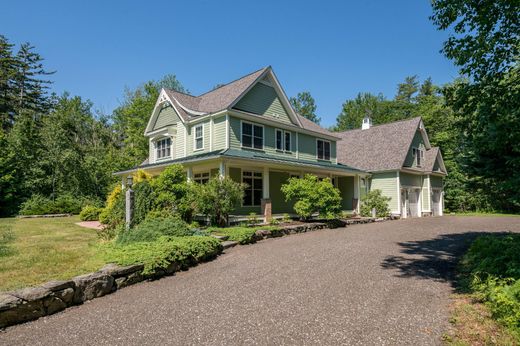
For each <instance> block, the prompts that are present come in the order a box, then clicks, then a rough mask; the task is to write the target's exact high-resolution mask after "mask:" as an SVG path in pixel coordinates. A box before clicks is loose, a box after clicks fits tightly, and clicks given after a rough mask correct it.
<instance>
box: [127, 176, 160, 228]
mask: <svg viewBox="0 0 520 346" xmlns="http://www.w3.org/2000/svg"><path fill="white" fill-rule="evenodd" d="M132 188H133V190H134V214H133V218H132V225H138V224H139V223H141V221H143V220H144V219H145V218H146V216H147V215H148V213H149V212H150V211H151V210H152V209H153V206H154V204H155V193H154V190H153V188H152V184H151V183H150V182H149V181H148V180H142V181H141V182H139V183H137V184H135V185H134V186H133V187H132ZM125 203H126V197H125ZM125 211H126V208H125Z"/></svg>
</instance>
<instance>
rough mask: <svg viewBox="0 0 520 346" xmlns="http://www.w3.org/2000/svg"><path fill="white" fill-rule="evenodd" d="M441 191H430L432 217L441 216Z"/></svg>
mask: <svg viewBox="0 0 520 346" xmlns="http://www.w3.org/2000/svg"><path fill="white" fill-rule="evenodd" d="M441 196H442V190H433V191H432V215H433V216H439V215H442V199H441Z"/></svg>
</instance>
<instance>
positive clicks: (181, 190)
mask: <svg viewBox="0 0 520 346" xmlns="http://www.w3.org/2000/svg"><path fill="white" fill-rule="evenodd" d="M151 184H152V188H153V190H154V193H155V195H154V196H155V197H154V198H155V201H154V204H155V208H156V209H159V210H166V211H168V212H170V213H172V214H175V213H177V214H179V215H180V216H181V217H182V218H183V219H184V220H185V221H187V222H191V219H192V216H193V215H192V214H193V209H194V207H195V206H194V204H195V202H194V198H193V194H194V193H193V191H192V190H193V188H192V186H191V185H190V184H188V183H187V182H186V174H185V173H184V169H183V168H182V166H181V165H178V164H176V165H171V166H168V167H166V168H165V169H164V170H163V171H162V172H161V174H160V175H159V176H158V177H157V178H156V179H154V180H152V182H151Z"/></svg>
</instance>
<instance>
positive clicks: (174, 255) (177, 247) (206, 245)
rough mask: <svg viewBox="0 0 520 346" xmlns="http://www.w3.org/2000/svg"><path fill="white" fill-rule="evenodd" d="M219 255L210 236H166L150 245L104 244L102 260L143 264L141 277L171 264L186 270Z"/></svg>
mask: <svg viewBox="0 0 520 346" xmlns="http://www.w3.org/2000/svg"><path fill="white" fill-rule="evenodd" d="M221 252H222V244H221V243H220V241H219V240H218V239H215V238H213V237H201V236H193V237H166V236H162V237H160V238H159V239H157V240H156V241H152V242H135V243H130V244H126V245H122V244H112V243H110V244H106V245H105V259H106V261H107V262H114V263H117V264H119V265H130V264H138V263H142V264H144V270H143V273H144V274H155V273H157V272H158V271H160V270H161V269H166V268H167V267H168V265H169V264H170V263H172V262H176V263H178V264H179V265H180V266H181V267H182V268H187V267H189V266H191V265H193V264H196V263H198V262H201V261H207V260H210V259H212V258H214V257H216V256H217V255H218V254H220V253H221Z"/></svg>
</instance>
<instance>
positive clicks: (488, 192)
mask: <svg viewBox="0 0 520 346" xmlns="http://www.w3.org/2000/svg"><path fill="white" fill-rule="evenodd" d="M432 6H433V11H434V14H433V15H432V16H431V19H432V20H433V22H434V24H435V25H436V26H437V28H438V29H439V30H446V29H448V28H450V27H453V31H454V34H452V35H450V37H449V38H448V40H447V41H446V42H445V43H444V47H443V52H444V54H445V55H446V56H447V57H448V58H450V59H453V60H454V62H455V64H457V65H458V66H459V67H460V72H461V73H462V74H465V75H467V76H468V77H469V79H467V80H460V81H457V82H456V83H454V84H453V85H451V86H449V87H448V88H446V94H447V101H448V104H449V105H450V106H451V107H452V108H453V110H454V111H455V112H456V116H457V122H456V124H457V127H458V130H459V132H460V134H461V136H460V149H461V157H462V164H463V165H464V167H465V168H464V169H465V171H466V172H467V173H468V174H469V175H470V176H471V179H470V186H471V187H472V189H473V190H474V191H481V195H483V196H487V198H488V200H490V203H487V204H488V205H490V206H492V207H493V208H497V209H501V210H506V211H520V192H519V190H518V186H519V183H520V180H519V178H518V174H517V172H518V170H519V169H520V159H519V157H520V145H519V140H520V112H519V109H520V87H519V84H520V83H519V81H520V79H519V78H520V77H519V66H518V56H519V52H520V45H519V44H518V42H519V38H520V37H519V33H520V3H519V2H518V1H490V0H486V1H476V0H472V1H462V0H435V1H433V3H432Z"/></svg>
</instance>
